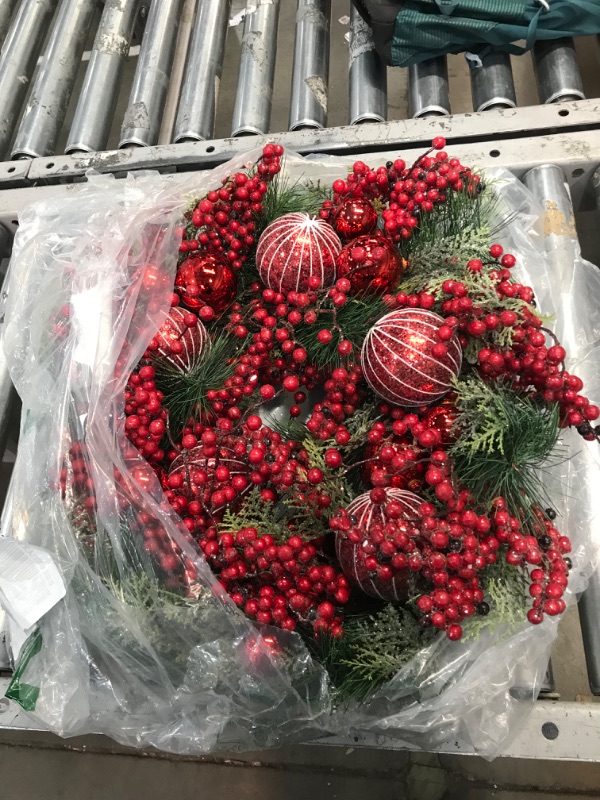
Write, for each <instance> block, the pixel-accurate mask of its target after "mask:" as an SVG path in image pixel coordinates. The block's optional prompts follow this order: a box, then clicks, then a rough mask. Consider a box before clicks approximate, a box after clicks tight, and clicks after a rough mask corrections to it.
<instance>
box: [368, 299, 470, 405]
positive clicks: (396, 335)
mask: <svg viewBox="0 0 600 800" xmlns="http://www.w3.org/2000/svg"><path fill="white" fill-rule="evenodd" d="M444 324H445V321H444V320H443V319H442V317H440V316H438V315H437V314H434V313H433V312H432V311H425V310H424V309H420V308H414V309H412V308H404V309H401V310H399V311H392V312H390V313H389V314H386V315H385V316H384V317H382V318H381V319H380V320H378V321H377V322H376V323H375V325H374V326H373V327H372V328H371V330H370V331H369V332H368V333H367V335H366V337H365V341H364V343H363V348H362V352H361V363H362V369H363V374H364V376H365V378H366V380H367V381H368V383H369V385H370V387H371V388H372V389H373V391H374V392H375V393H376V394H378V395H379V396H380V397H383V399H384V400H388V401H389V402H390V403H394V404H395V405H398V406H423V405H429V404H430V403H433V402H435V401H436V400H439V399H440V398H441V397H443V396H444V395H445V394H446V392H447V391H448V390H449V389H450V386H451V384H452V379H453V378H455V377H456V376H457V375H458V373H459V372H460V366H461V363H462V350H461V347H460V342H459V341H458V337H457V336H456V335H454V336H453V337H452V338H451V339H450V340H449V341H447V342H444V344H445V345H446V348H447V350H446V354H445V355H443V356H439V357H438V356H434V355H432V353H431V349H432V347H433V346H434V345H435V344H438V343H439V339H438V338H437V336H436V331H437V330H438V328H440V327H441V326H442V325H444Z"/></svg>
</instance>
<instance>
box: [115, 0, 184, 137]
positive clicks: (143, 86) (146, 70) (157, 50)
mask: <svg viewBox="0 0 600 800" xmlns="http://www.w3.org/2000/svg"><path fill="white" fill-rule="evenodd" d="M181 6H182V0H153V3H152V5H151V7H150V13H149V14H148V21H147V22H146V30H145V31H144V38H143V39H142V44H141V47H140V55H139V58H138V64H137V68H136V70H135V77H134V79H133V86H132V87H131V94H130V95H129V104H128V106H127V111H126V112H125V117H124V119H123V125H122V127H121V139H120V141H119V147H132V146H136V145H137V146H142V147H145V146H149V145H153V144H156V143H157V141H158V134H159V131H160V122H161V118H162V113H163V109H164V106H165V100H166V98H167V90H168V88H169V79H170V77H171V67H172V66H173V57H174V55H175V45H176V44H177V30H178V28H179V18H180V16H181Z"/></svg>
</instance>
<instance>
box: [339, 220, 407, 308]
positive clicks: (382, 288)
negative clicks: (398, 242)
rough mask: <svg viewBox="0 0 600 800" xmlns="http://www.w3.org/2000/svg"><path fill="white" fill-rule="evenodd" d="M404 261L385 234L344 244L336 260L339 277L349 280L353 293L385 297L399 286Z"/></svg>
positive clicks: (364, 237) (359, 238) (361, 237)
mask: <svg viewBox="0 0 600 800" xmlns="http://www.w3.org/2000/svg"><path fill="white" fill-rule="evenodd" d="M403 263H404V262H403V260H402V258H401V256H400V254H399V253H398V250H397V249H396V247H395V246H394V244H393V243H392V242H391V241H390V240H389V239H388V238H387V237H386V236H384V235H383V234H381V233H373V234H371V235H370V236H359V237H358V238H357V239H353V240H352V241H351V242H348V244H346V245H344V248H343V249H342V252H341V253H340V255H339V257H338V260H337V277H338V278H348V280H349V281H350V283H351V285H352V291H353V292H370V293H373V294H383V293H384V292H387V291H390V290H392V289H394V288H395V287H396V284H397V283H398V280H399V278H400V274H401V273H402V269H403Z"/></svg>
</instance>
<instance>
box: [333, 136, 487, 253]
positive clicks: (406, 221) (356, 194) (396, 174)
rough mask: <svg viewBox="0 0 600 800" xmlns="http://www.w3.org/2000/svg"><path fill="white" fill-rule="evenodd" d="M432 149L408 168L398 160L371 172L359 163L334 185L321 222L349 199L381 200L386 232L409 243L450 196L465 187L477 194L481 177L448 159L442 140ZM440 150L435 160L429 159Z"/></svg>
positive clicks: (444, 143) (457, 162)
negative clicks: (421, 221)
mask: <svg viewBox="0 0 600 800" xmlns="http://www.w3.org/2000/svg"><path fill="white" fill-rule="evenodd" d="M432 144H433V147H432V148H431V149H430V150H428V151H427V152H426V153H424V154H423V155H422V156H421V157H420V158H419V159H417V161H416V162H415V163H414V164H413V165H412V167H408V166H407V165H406V162H405V161H404V160H403V159H401V158H398V159H396V160H395V161H390V162H388V164H386V166H381V167H378V168H377V169H376V170H374V169H370V168H369V167H368V166H367V165H366V164H365V163H364V162H362V161H356V162H355V164H354V166H353V169H352V172H351V173H349V174H348V176H347V178H346V180H342V179H338V180H336V181H334V183H333V186H332V188H333V201H325V202H324V203H323V206H322V208H321V212H320V216H321V218H322V219H329V218H330V217H331V215H332V213H334V211H335V209H337V208H339V206H340V205H341V204H342V203H343V202H344V200H347V199H348V198H366V199H368V200H371V201H373V200H379V201H380V202H382V203H385V204H387V208H385V209H384V210H383V212H382V217H383V222H384V229H385V231H386V232H387V234H388V235H389V236H390V238H391V239H392V241H394V242H400V241H402V240H403V239H410V237H411V236H412V235H413V231H414V230H415V228H417V226H418V224H419V216H420V214H423V213H430V212H432V211H433V209H434V208H435V207H436V206H438V205H440V204H442V203H445V202H446V199H447V196H448V192H450V191H455V192H460V191H462V190H463V189H464V188H465V187H467V188H468V189H469V190H471V191H477V185H478V184H479V183H480V178H479V176H478V175H474V174H473V173H472V171H471V169H470V168H468V167H464V166H463V165H462V164H461V163H460V161H459V160H458V159H457V158H450V159H449V158H448V154H447V153H446V152H445V151H444V150H443V149H442V148H443V147H445V145H446V141H445V139H444V138H443V137H441V136H437V137H436V138H435V139H434V140H433V142H432ZM433 150H438V151H439V152H437V153H436V155H435V156H432V155H430V154H431V153H432V151H433Z"/></svg>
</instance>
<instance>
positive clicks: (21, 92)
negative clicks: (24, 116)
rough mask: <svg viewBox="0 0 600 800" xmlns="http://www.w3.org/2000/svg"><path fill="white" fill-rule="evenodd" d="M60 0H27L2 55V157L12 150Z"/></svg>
mask: <svg viewBox="0 0 600 800" xmlns="http://www.w3.org/2000/svg"><path fill="white" fill-rule="evenodd" d="M57 2H58V0H23V2H22V3H21V5H20V7H19V10H18V11H17V13H16V15H15V17H14V19H13V21H12V25H11V27H10V30H9V32H8V36H7V37H6V39H5V41H4V47H3V50H2V56H1V57H0V158H3V157H4V155H5V154H6V151H7V150H8V147H9V145H10V141H11V138H12V135H13V131H14V128H15V125H16V122H17V119H18V118H19V112H20V110H21V106H22V105H23V101H24V100H25V96H26V94H27V89H28V86H29V81H30V79H31V76H32V75H33V71H34V69H35V65H36V62H37V59H38V56H39V54H40V50H41V48H42V44H43V43H44V37H45V35H46V32H47V30H48V24H49V22H50V19H51V18H52V14H54V11H55V9H56V6H57Z"/></svg>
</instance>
